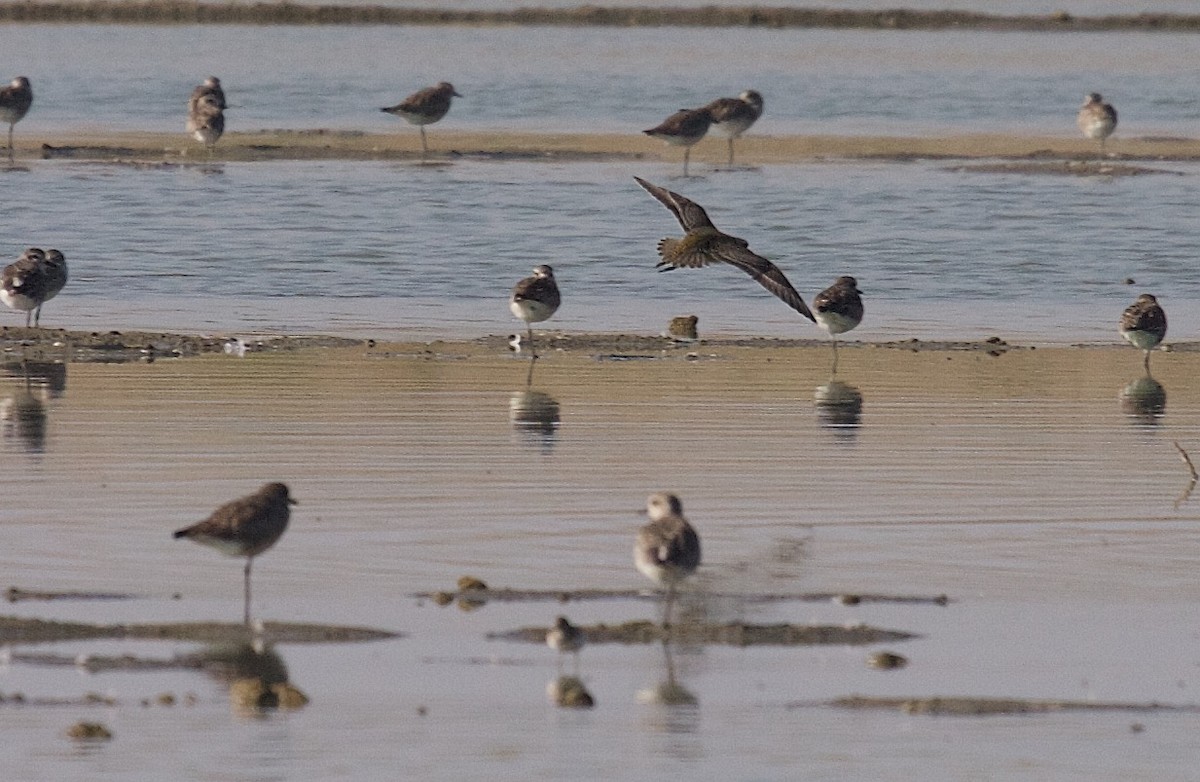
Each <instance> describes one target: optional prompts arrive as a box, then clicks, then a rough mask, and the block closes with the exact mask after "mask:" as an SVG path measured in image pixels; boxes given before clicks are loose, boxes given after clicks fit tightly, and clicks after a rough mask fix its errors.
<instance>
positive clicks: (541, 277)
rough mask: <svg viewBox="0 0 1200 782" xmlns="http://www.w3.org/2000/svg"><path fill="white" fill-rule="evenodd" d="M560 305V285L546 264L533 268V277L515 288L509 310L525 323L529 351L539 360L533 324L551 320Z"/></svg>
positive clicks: (524, 280)
mask: <svg viewBox="0 0 1200 782" xmlns="http://www.w3.org/2000/svg"><path fill="white" fill-rule="evenodd" d="M560 303H562V297H561V296H560V295H559V292H558V283H556V282H555V281H554V269H552V268H550V267H549V266H546V265H544V264H543V265H541V266H535V267H533V276H532V277H526V278H525V279H523V280H521V281H520V282H518V283H517V284H516V286H515V287H514V288H513V292H512V296H511V297H510V298H509V301H508V308H509V309H510V310H511V311H512V314H513V315H515V316H516V317H518V318H520V319H521V320H523V321H525V328H526V330H527V331H528V335H529V350H530V352H531V353H532V354H533V357H534V358H537V351H536V350H535V349H534V347H533V325H532V324H534V323H541V322H542V321H543V320H549V319H550V316H551V315H553V314H554V313H555V312H556V311H557V310H558V305H559V304H560Z"/></svg>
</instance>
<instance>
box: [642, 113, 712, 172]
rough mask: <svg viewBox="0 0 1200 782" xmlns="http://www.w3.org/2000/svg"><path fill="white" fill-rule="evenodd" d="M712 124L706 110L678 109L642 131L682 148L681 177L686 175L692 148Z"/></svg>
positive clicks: (710, 116)
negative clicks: (657, 123)
mask: <svg viewBox="0 0 1200 782" xmlns="http://www.w3.org/2000/svg"><path fill="white" fill-rule="evenodd" d="M711 124H712V114H710V113H709V111H708V109H707V108H699V109H680V110H679V111H677V112H675V113H674V114H672V115H671V116H669V117H667V118H666V119H665V120H663V121H662V123H661V124H659V125H657V126H655V127H653V128H650V129H649V130H643V131H642V132H643V133H645V134H646V135H647V136H649V137H650V138H656V139H660V140H662V141H665V142H667V143H668V144H670V145H671V146H673V147H683V175H684V176H685V177H686V176H687V175H688V157H689V156H690V155H691V153H692V147H693V146H694V145H695V144H696V143H697V142H699V141H700V139H702V138H704V136H705V134H706V133H708V128H709V126H710V125H711Z"/></svg>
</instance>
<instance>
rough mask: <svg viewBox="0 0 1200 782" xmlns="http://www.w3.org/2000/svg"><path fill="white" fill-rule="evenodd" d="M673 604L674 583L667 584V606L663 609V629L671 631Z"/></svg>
mask: <svg viewBox="0 0 1200 782" xmlns="http://www.w3.org/2000/svg"><path fill="white" fill-rule="evenodd" d="M674 603H675V582H674V581H669V582H667V604H666V606H664V608H663V629H664V630H670V629H671V606H672V605H673V604H674Z"/></svg>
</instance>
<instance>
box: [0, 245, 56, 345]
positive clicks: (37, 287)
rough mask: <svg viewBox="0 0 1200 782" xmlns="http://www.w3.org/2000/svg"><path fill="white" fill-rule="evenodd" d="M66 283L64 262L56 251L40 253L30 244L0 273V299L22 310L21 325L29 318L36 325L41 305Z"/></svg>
mask: <svg viewBox="0 0 1200 782" xmlns="http://www.w3.org/2000/svg"><path fill="white" fill-rule="evenodd" d="M66 284H67V261H66V259H65V258H64V257H63V254H62V253H60V252H59V251H58V250H47V251H45V252H43V251H42V250H41V249H40V248H38V247H30V248H29V249H28V250H26V251H25V252H24V253H22V254H21V257H20V258H18V259H17V260H16V261H14V262H12V263H10V264H9V265H8V266H6V267H4V271H3V273H0V301H3V302H4V303H5V304H6V305H8V306H9V307H11V308H13V309H14V310H20V311H22V312H24V313H25V327H26V328H29V325H30V320H31V319H32V321H33V325H34V326H39V325H40V324H41V319H42V305H43V304H45V303H46V302H47V301H49V300H50V299H53V298H54V297H55V296H57V295H58V293H59V291H61V290H62V289H63V287H64V286H66Z"/></svg>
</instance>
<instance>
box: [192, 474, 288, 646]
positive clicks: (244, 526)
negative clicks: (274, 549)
mask: <svg viewBox="0 0 1200 782" xmlns="http://www.w3.org/2000/svg"><path fill="white" fill-rule="evenodd" d="M295 504H296V501H295V500H293V499H292V498H291V497H290V496H289V495H288V487H287V486H285V485H284V484H282V483H268V484H265V485H264V486H263V487H262V488H261V489H259V490H258V491H257V492H255V493H254V494H251V495H249V496H246V497H242V498H240V499H236V500H233V501H232V502H227V503H225V504H224V505H222V506H221V507H219V508H217V509H216V510H215V511H213V512H212V515H211V516H209V517H208V518H207V519H205V520H204V521H201V522H199V523H197V524H193V525H191V526H190V527H184V528H183V529H180V530H176V531H175V534H174V537H176V538H188V539H189V540H193V541H195V542H196V543H200V544H201V545H205V546H210V547H212V548H215V549H216V550H218V551H220V552H221V553H223V554H228V555H230V556H234V557H245V558H246V568H245V571H244V579H245V584H244V591H245V606H244V609H245V610H244V613H243V616H244V621H245V623H246V624H250V566H251V565H252V564H253V563H254V558H255V557H256V556H258V555H259V554H261V553H263V552H264V551H266V550H267V549H269V548H271V546H273V545H275V542H276V541H277V540H279V538H280V537H281V536H282V535H283V532H284V530H286V529H287V525H288V518H289V516H290V515H291V508H290V506H292V505H295Z"/></svg>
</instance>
